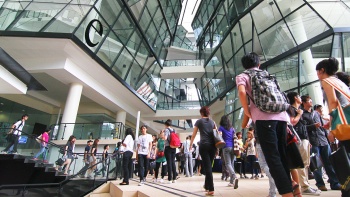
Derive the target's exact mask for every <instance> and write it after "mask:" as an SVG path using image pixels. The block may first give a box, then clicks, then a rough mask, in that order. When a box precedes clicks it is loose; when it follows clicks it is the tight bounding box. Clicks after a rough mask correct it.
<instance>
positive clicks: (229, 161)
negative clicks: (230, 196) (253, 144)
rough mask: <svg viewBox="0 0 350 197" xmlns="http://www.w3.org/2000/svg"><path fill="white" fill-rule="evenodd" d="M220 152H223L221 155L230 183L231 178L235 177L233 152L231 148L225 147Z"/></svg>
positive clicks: (231, 181)
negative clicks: (228, 173)
mask: <svg viewBox="0 0 350 197" xmlns="http://www.w3.org/2000/svg"><path fill="white" fill-rule="evenodd" d="M222 153H223V154H222V155H223V156H224V160H225V165H226V168H227V169H228V171H229V172H230V183H233V180H234V179H235V178H237V177H236V173H235V169H234V163H235V155H234V153H233V148H232V147H226V148H224V149H222Z"/></svg>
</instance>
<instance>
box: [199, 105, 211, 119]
mask: <svg viewBox="0 0 350 197" xmlns="http://www.w3.org/2000/svg"><path fill="white" fill-rule="evenodd" d="M199 113H201V114H202V116H205V117H208V116H209V115H210V109H209V107H208V106H203V107H202V108H201V109H200V110H199Z"/></svg>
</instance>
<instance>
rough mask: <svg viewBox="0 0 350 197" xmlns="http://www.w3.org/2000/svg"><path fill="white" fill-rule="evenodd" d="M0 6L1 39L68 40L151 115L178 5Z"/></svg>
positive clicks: (171, 1) (147, 0)
mask: <svg viewBox="0 0 350 197" xmlns="http://www.w3.org/2000/svg"><path fill="white" fill-rule="evenodd" d="M0 6H1V8H0V31H1V33H2V34H3V35H7V36H11V35H16V36H18V35H20V36H23V37H26V36H37V37H40V36H42V37H52V38H55V37H65V38H71V39H72V40H73V41H74V42H76V43H77V44H78V46H80V47H82V48H83V49H84V50H85V51H88V53H89V54H90V55H91V57H92V58H94V59H96V61H98V62H99V63H100V64H101V65H102V66H103V67H104V68H105V69H106V70H108V71H109V72H110V73H111V74H112V75H114V76H115V77H116V78H117V79H118V80H120V81H121V83H123V84H125V85H126V86H128V88H129V89H131V90H132V91H133V92H134V93H135V94H136V95H137V96H138V97H140V98H141V99H142V100H143V101H144V102H145V103H146V104H148V105H149V106H150V107H151V108H152V109H154V110H155V109H156V104H157V100H158V99H157V97H158V91H159V87H160V84H161V83H160V81H161V79H160V71H161V69H162V64H163V61H164V59H165V57H166V55H167V50H166V49H167V48H168V47H169V46H170V43H171V41H172V40H174V37H175V36H174V35H175V32H176V27H177V22H178V19H179V16H180V11H181V6H182V4H181V1H179V0H157V1H155V0H139V1H126V0H117V1H116V0H97V1H91V0H79V1H78V0H69V1H68V0H67V1H63V0H60V1H58V0H46V1H45V0H40V1H39V0H32V1H0ZM30 32H33V34H32V33H30Z"/></svg>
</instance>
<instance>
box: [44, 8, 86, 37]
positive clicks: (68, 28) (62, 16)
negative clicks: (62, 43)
mask: <svg viewBox="0 0 350 197" xmlns="http://www.w3.org/2000/svg"><path fill="white" fill-rule="evenodd" d="M90 8H91V6H88V5H72V4H70V5H68V6H67V7H65V8H64V10H62V11H61V12H60V13H58V15H57V16H55V20H54V21H53V22H52V23H51V24H47V25H49V26H48V27H45V28H44V29H42V30H41V31H44V32H61V33H72V32H73V31H74V30H75V29H76V28H77V26H78V25H79V24H80V22H81V20H82V19H83V18H84V16H85V15H86V14H87V13H88V11H89V10H90Z"/></svg>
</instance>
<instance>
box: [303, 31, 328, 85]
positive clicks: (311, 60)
mask: <svg viewBox="0 0 350 197" xmlns="http://www.w3.org/2000/svg"><path fill="white" fill-rule="evenodd" d="M332 39H333V36H330V37H328V38H326V39H323V40H321V41H319V42H317V43H315V44H313V45H312V46H311V47H310V48H308V49H306V50H304V51H302V52H300V58H301V62H300V64H301V67H300V68H301V70H300V75H301V77H300V85H303V84H305V83H309V82H313V81H315V80H318V77H317V74H316V65H317V64H318V63H319V62H320V61H321V60H323V59H325V58H329V56H330V55H331V50H332Z"/></svg>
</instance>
